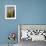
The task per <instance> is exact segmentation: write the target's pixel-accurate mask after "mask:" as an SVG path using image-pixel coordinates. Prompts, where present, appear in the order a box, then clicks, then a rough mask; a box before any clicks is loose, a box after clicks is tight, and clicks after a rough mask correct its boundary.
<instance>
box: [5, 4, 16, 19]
mask: <svg viewBox="0 0 46 46" xmlns="http://www.w3.org/2000/svg"><path fill="white" fill-rule="evenodd" d="M5 19H16V5H5Z"/></svg>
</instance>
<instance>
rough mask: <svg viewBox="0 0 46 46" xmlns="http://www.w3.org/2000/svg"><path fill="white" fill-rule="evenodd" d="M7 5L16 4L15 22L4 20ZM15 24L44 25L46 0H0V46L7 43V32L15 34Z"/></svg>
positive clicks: (45, 22) (45, 20) (45, 21)
mask: <svg viewBox="0 0 46 46" xmlns="http://www.w3.org/2000/svg"><path fill="white" fill-rule="evenodd" d="M7 4H16V8H17V9H16V20H5V18H4V16H5V5H7ZM17 24H46V0H0V44H1V43H2V44H4V43H8V39H7V36H8V34H9V32H13V31H14V32H16V34H17V32H18V30H17ZM16 43H17V40H16Z"/></svg>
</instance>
